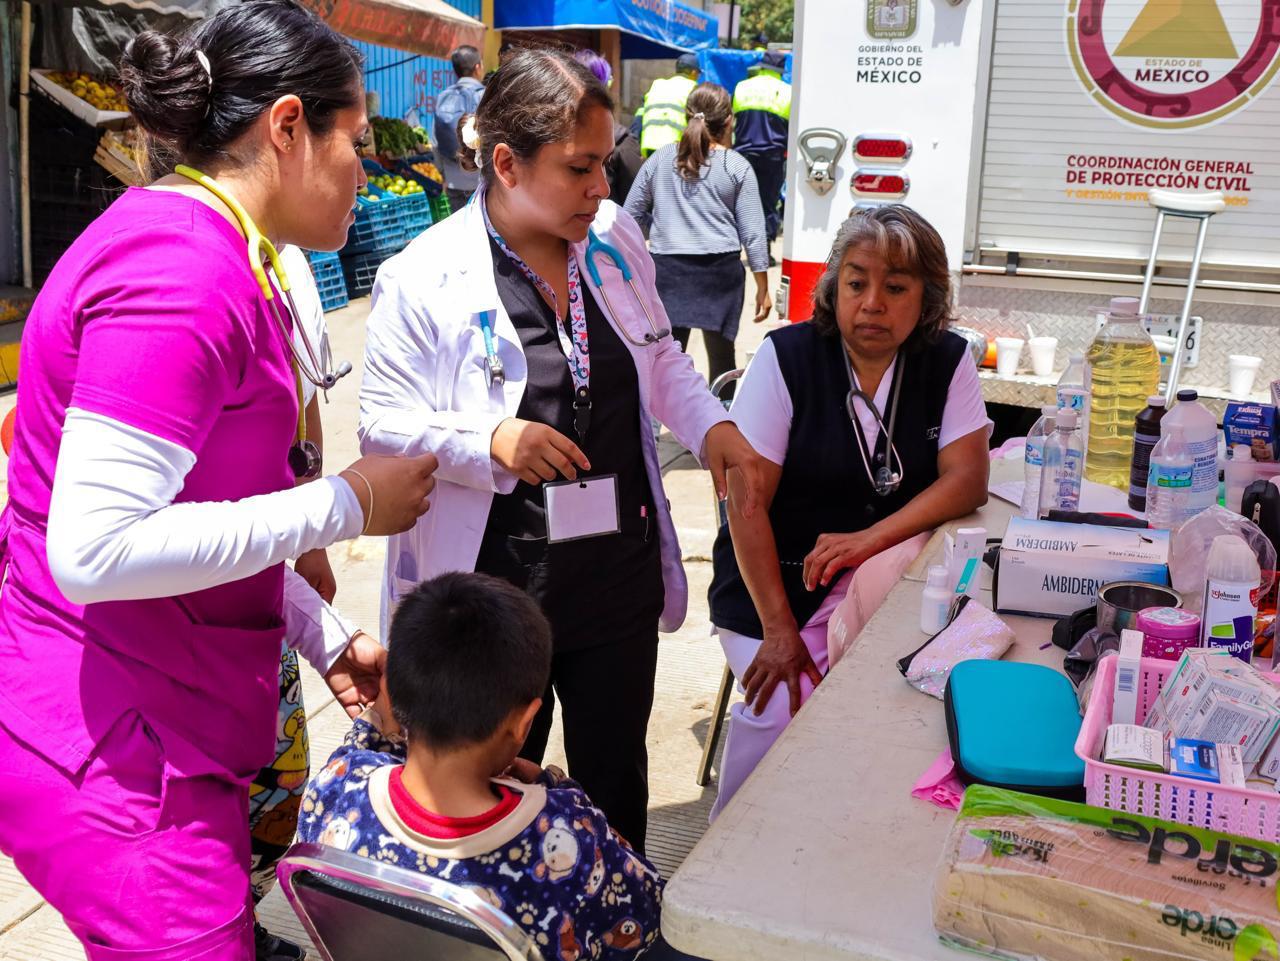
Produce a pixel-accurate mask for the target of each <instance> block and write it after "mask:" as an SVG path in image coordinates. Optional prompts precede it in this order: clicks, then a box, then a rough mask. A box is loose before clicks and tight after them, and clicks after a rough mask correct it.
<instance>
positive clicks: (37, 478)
mask: <svg viewBox="0 0 1280 961" xmlns="http://www.w3.org/2000/svg"><path fill="white" fill-rule="evenodd" d="M285 316H286V317H287V313H286V315H285ZM20 364H21V370H22V374H21V379H20V381H19V385H18V422H17V428H16V432H15V438H14V447H13V451H12V456H11V459H10V461H9V504H8V507H7V508H6V510H5V513H4V516H3V524H0V534H5V533H7V545H6V546H7V550H6V551H5V557H4V560H5V561H6V562H7V572H6V575H5V576H6V577H7V580H5V581H4V586H3V591H0V725H3V726H5V727H6V728H8V730H9V732H10V733H11V734H13V735H15V736H16V737H18V738H19V739H21V740H23V741H25V742H26V743H27V744H28V745H30V746H31V747H33V748H35V749H36V750H37V751H38V752H39V753H40V754H42V755H43V756H45V757H46V758H47V759H48V760H49V761H51V762H52V763H53V764H55V765H56V766H57V767H59V768H62V769H63V770H65V771H66V772H68V773H69V774H74V773H76V772H77V771H78V770H80V769H81V768H82V767H83V766H84V765H85V764H86V763H87V761H88V760H89V758H90V757H91V756H92V754H93V751H94V746H95V745H96V744H97V743H99V742H100V741H101V740H102V738H103V737H105V736H106V734H107V732H108V731H109V730H110V729H111V727H112V725H113V724H114V723H115V722H116V721H117V720H118V719H119V718H120V717H121V716H122V715H123V714H125V713H126V712H128V711H131V710H136V711H138V712H139V713H140V714H141V715H142V717H143V718H144V719H145V721H146V722H147V724H148V725H149V726H150V728H151V729H152V730H153V731H154V732H155V734H156V736H157V737H158V738H159V739H160V741H161V743H162V746H163V749H164V753H165V757H166V761H167V764H168V766H169V769H170V770H171V771H173V772H175V773H176V774H178V775H183V776H196V775H202V774H216V775H230V776H233V777H235V778H240V779H247V778H248V777H250V776H251V775H252V774H254V773H255V772H256V771H257V770H258V769H259V768H260V767H262V766H264V765H265V764H268V763H270V761H271V758H272V756H273V751H274V747H275V739H274V731H275V715H276V706H277V700H278V690H277V680H276V673H277V667H278V664H279V660H280V645H281V640H282V638H283V634H284V627H283V616H282V613H283V592H284V580H283V578H284V572H283V565H275V566H273V567H271V568H268V569H267V570H264V571H262V572H260V573H258V574H255V575H253V576H251V577H246V578H243V579H242V580H238V581H235V582H232V583H229V584H223V585H221V586H219V587H215V588H210V589H208V590H202V591H197V592H195V593H192V594H186V595H183V596H180V597H162V598H155V599H149V600H135V601H110V602H104V603H97V604H90V605H87V606H81V605H77V604H72V603H70V602H69V601H68V600H66V598H64V597H63V596H62V593H61V592H60V591H59V590H58V587H57V585H56V584H55V583H54V581H53V578H52V576H51V575H50V572H49V563H48V558H47V549H46V542H45V539H46V532H47V525H48V515H49V500H50V495H51V492H52V487H53V475H54V467H55V465H56V463H57V460H58V447H59V444H60V443H61V437H62V426H63V422H64V420H65V417H66V411H67V408H69V407H75V408H78V409H81V410H85V411H89V412H92V413H95V414H99V415H102V416H105V417H110V418H112V419H114V420H116V421H119V422H122V423H125V424H128V425H130V426H132V427H135V428H138V429H139V430H143V431H146V432H148V433H151V434H154V435H156V436H158V437H161V438H163V439H164V440H167V441H171V442H173V443H175V444H178V445H180V446H182V447H184V448H186V449H187V450H190V451H191V452H193V453H194V454H195V456H196V463H195V466H194V467H193V468H192V470H191V472H190V473H189V474H188V475H187V477H186V481H185V484H184V486H183V489H182V491H181V492H180V493H179V494H178V496H177V497H176V501H178V502H183V501H227V500H230V501H234V500H239V499H241V498H245V497H251V496H254V495H257V494H267V493H272V492H274V491H279V490H283V489H286V488H289V487H292V486H293V476H292V473H291V472H290V470H289V468H288V464H287V456H288V450H289V447H290V445H291V444H292V443H293V441H294V431H295V430H296V425H297V412H298V407H297V404H298V401H297V395H296V392H295V386H294V380H293V373H292V368H291V365H290V361H289V354H288V347H287V345H286V343H285V342H284V338H283V335H282V334H281V332H280V330H279V328H278V327H277V326H276V325H275V322H274V321H273V319H272V315H271V313H270V308H269V307H268V306H267V303H266V301H265V299H264V298H263V297H262V294H261V292H260V291H259V289H258V286H257V283H256V281H255V280H254V278H253V274H252V273H251V272H250V269H249V264H248V259H247V252H246V245H245V241H244V239H243V237H242V236H241V234H240V233H239V231H238V230H237V229H236V228H235V227H234V226H232V225H231V223H229V222H228V221H227V220H226V219H224V218H223V217H222V216H220V215H219V214H218V213H217V212H216V211H214V210H213V209H212V208H210V207H208V206H207V205H205V204H203V203H200V202H199V201H196V200H193V199H191V198H190V197H186V196H183V195H182V194H178V193H173V192H169V191H157V190H144V189H139V188H134V189H131V190H129V191H128V192H126V193H125V195H124V196H123V197H121V198H120V199H119V200H117V201H116V202H115V203H114V204H112V206H111V207H110V209H108V210H107V211H106V213H104V214H103V215H102V216H101V217H99V218H98V219H97V220H96V221H95V222H94V223H93V224H92V225H91V226H90V227H89V228H88V229H87V230H86V231H85V232H84V233H83V234H82V235H81V236H80V238H79V239H78V240H77V241H76V242H75V243H74V244H73V245H72V246H71V248H70V250H68V251H67V253H66V254H65V255H64V256H63V257H62V259H61V260H60V261H59V262H58V265H57V267H56V268H55V269H54V271H53V273H52V275H50V277H49V280H48V281H47V282H46V283H45V285H44V287H43V288H42V289H41V291H40V294H39V296H38V297H37V298H36V301H35V304H34V306H33V307H32V310H31V315H30V318H29V319H28V321H27V324H26V329H25V332H24V334H23V338H22V348H21V359H20ZM6 527H7V532H6V531H5V530H4V528H6Z"/></svg>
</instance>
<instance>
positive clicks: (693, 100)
mask: <svg viewBox="0 0 1280 961" xmlns="http://www.w3.org/2000/svg"><path fill="white" fill-rule="evenodd" d="M684 114H685V118H686V120H687V123H686V125H685V128H684V133H682V134H681V135H680V145H679V146H678V147H676V170H677V171H678V172H679V174H680V176H681V177H683V178H684V179H685V180H697V179H698V178H699V177H701V176H702V167H703V165H704V164H706V163H707V160H708V159H709V158H710V157H711V147H712V145H713V144H715V143H717V142H723V141H724V140H726V139H728V137H727V135H728V133H729V124H730V123H732V122H733V98H732V97H730V96H729V91H728V90H726V89H725V88H724V87H722V86H720V85H719V84H718V83H700V84H698V86H696V87H694V88H693V89H692V90H690V91H689V99H688V100H687V101H686V102H685V108H684Z"/></svg>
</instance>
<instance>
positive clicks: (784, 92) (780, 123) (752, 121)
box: [733, 50, 791, 242]
mask: <svg viewBox="0 0 1280 961" xmlns="http://www.w3.org/2000/svg"><path fill="white" fill-rule="evenodd" d="M785 66H786V56H785V54H783V53H782V52H781V51H778V50H769V51H766V52H765V55H764V59H763V60H762V61H761V62H760V67H759V70H758V71H757V72H756V73H755V75H754V76H749V77H747V79H746V80H743V81H742V82H741V83H739V84H738V86H737V87H735V88H734V91H733V116H734V127H733V149H734V150H736V151H738V153H740V154H742V155H743V156H744V157H746V158H747V162H748V163H750V164H751V169H752V170H754V171H755V174H756V181H757V182H758V183H759V185H760V202H761V204H763V206H764V219H765V229H766V233H767V234H768V237H769V240H770V241H771V242H772V241H773V239H774V238H775V237H777V236H778V224H779V221H780V219H781V218H780V217H779V216H778V201H779V200H780V199H781V196H782V182H783V180H784V179H786V173H787V128H788V127H789V126H790V123H791V84H789V83H787V82H786V81H785V80H783V79H782V72H783V70H784V69H785Z"/></svg>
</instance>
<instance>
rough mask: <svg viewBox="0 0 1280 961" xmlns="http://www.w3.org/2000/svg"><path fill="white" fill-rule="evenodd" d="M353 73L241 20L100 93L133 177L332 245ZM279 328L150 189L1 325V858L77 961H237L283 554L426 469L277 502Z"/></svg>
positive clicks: (348, 63)
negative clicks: (18, 372) (8, 405)
mask: <svg viewBox="0 0 1280 961" xmlns="http://www.w3.org/2000/svg"><path fill="white" fill-rule="evenodd" d="M359 70H360V64H359V57H358V54H357V53H356V52H355V51H354V49H353V48H352V47H351V46H350V45H349V44H348V43H347V42H346V41H345V40H343V39H342V38H341V37H340V36H338V35H337V34H336V33H334V32H333V31H332V30H331V29H330V28H328V27H327V26H325V25H324V24H323V23H322V22H320V21H319V20H318V19H316V18H315V17H314V16H313V15H311V14H310V13H307V12H305V11H304V10H303V9H302V8H300V7H298V6H296V5H294V4H293V3H292V2H288V0H283V2H282V0H254V2H249V3H245V4H242V5H238V6H234V7H230V8H228V9H226V10H224V11H223V12H222V13H219V14H218V15H217V16H215V17H213V18H211V19H209V20H206V21H204V22H202V23H201V24H200V25H199V26H197V27H196V28H195V29H194V30H193V31H192V32H191V33H189V34H187V35H186V36H184V37H182V38H181V39H172V38H169V37H165V36H161V35H159V34H155V33H146V34H143V35H141V36H140V37H138V38H137V39H136V40H134V41H133V43H132V44H131V45H130V47H129V49H128V50H127V51H126V54H125V59H124V62H123V63H122V65H121V79H122V82H123V84H124V88H125V90H126V93H127V96H128V98H129V103H130V106H131V108H132V110H133V113H134V116H135V117H136V118H137V120H138V122H139V123H140V124H141V125H142V127H143V128H144V129H145V130H146V131H147V132H148V133H149V134H150V135H151V136H152V140H153V147H154V149H153V153H152V157H153V159H161V160H165V159H167V160H168V161H169V162H170V163H171V162H173V161H175V160H178V159H179V158H180V159H182V160H183V161H184V162H186V163H188V164H190V165H191V166H193V167H196V168H198V169H200V170H202V171H203V172H204V173H206V174H208V175H209V176H212V177H214V178H216V180H217V181H218V182H219V183H220V184H221V185H222V186H223V188H225V189H226V191H227V192H229V193H230V194H231V195H233V196H234V197H235V198H237V199H238V200H239V201H240V203H241V204H242V205H243V207H244V208H245V210H246V211H247V212H248V214H249V215H250V216H251V217H252V219H253V221H254V222H256V224H257V225H258V227H259V228H260V229H261V230H262V233H263V235H265V236H266V237H268V238H269V239H271V240H272V241H273V242H274V243H275V244H276V245H283V244H285V243H292V244H297V245H299V246H302V247H308V248H316V249H321V250H326V249H328V250H332V249H334V248H336V247H338V246H340V245H341V244H342V243H343V241H344V239H345V236H346V232H347V228H348V227H349V226H350V224H351V210H352V208H353V205H354V203H355V197H356V191H357V189H358V188H359V187H360V186H361V185H362V184H363V182H364V179H365V178H364V175H363V173H362V171H361V167H360V160H359V158H358V156H357V154H356V151H357V149H358V148H359V147H360V144H361V141H362V140H363V139H364V137H365V135H366V129H367V119H366V117H365V113H364V109H363V101H364V96H363V91H362V89H361V84H360V72H359ZM291 322H292V320H291V318H290V317H289V316H288V313H287V312H285V313H284V323H283V325H282V324H279V323H277V322H276V320H275V319H274V317H273V314H272V313H271V311H270V309H269V307H268V304H267V301H266V300H265V299H264V297H263V294H262V292H261V290H260V288H259V286H258V283H257V281H256V280H255V278H254V274H253V273H252V271H251V265H250V261H249V259H248V256H247V246H246V240H245V235H244V234H243V233H242V231H241V228H240V226H239V224H238V221H237V220H236V218H235V217H234V216H233V214H232V212H231V211H230V209H229V208H228V207H227V206H225V205H224V204H223V203H222V202H221V201H219V200H217V199H216V198H215V197H214V195H213V194H212V193H210V192H209V191H207V190H205V189H204V188H202V187H200V186H198V185H197V184H195V183H194V182H192V181H191V180H188V179H187V178H185V177H182V176H178V175H176V174H172V173H170V174H168V175H166V176H163V177H161V178H160V179H159V180H157V181H156V182H155V183H154V184H153V185H152V186H151V187H150V188H146V189H132V190H129V191H128V192H127V193H126V194H125V195H124V196H123V197H122V198H121V199H120V200H118V201H117V202H116V203H115V204H113V205H112V207H111V208H110V209H109V210H108V211H107V212H106V213H104V214H103V215H102V216H101V217H100V218H99V219H98V220H97V221H96V222H95V223H93V224H92V225H91V226H90V227H89V228H88V229H87V230H86V231H85V233H84V234H83V235H82V236H81V237H80V238H79V239H78V240H77V241H76V242H75V243H74V244H73V245H72V246H71V248H70V249H69V250H68V251H67V253H66V254H65V255H64V256H63V258H62V260H61V261H60V262H59V263H58V265H57V267H56V268H55V269H54V271H53V273H52V275H51V276H50V277H49V280H48V282H47V283H46V284H45V286H44V288H43V290H41V292H40V295H39V297H38V298H37V299H36V302H35V305H34V307H33V309H32V312H31V316H30V319H29V320H28V322H27V327H26V333H25V336H24V338H23V344H22V352H23V361H24V367H23V376H22V383H21V385H20V387H19V391H18V411H19V414H18V420H17V424H16V430H15V438H14V449H13V453H12V459H11V461H10V465H9V497H10V500H9V504H8V507H7V508H6V510H5V512H4V515H3V524H2V525H0V530H2V533H3V534H4V551H3V560H2V563H3V567H4V569H3V571H2V572H0V573H2V575H3V577H4V578H5V579H4V581H3V583H4V589H3V592H2V593H0V850H3V851H4V852H5V853H6V854H8V855H9V856H11V857H13V858H14V860H15V862H16V864H17V866H18V869H19V870H20V871H22V873H23V874H24V875H25V876H26V878H27V879H28V880H29V881H30V882H31V883H32V885H34V886H35V888H36V889H37V890H38V891H39V892H40V893H41V894H42V895H43V896H44V897H45V898H46V899H47V900H48V901H49V902H50V903H51V904H52V905H53V906H54V907H55V908H57V909H58V910H59V911H61V912H62V914H63V916H64V918H65V919H66V922H67V924H68V925H69V927H70V928H71V930H72V931H73V932H75V934H76V935H77V936H78V937H79V938H80V940H81V941H82V942H83V943H84V945H85V949H86V951H87V953H88V955H89V957H90V958H93V959H117V958H132V959H148V961H150V959H179V958H181V959H193V958H198V959H202V961H224V959H225V961H247V959H250V958H252V957H253V938H252V935H253V923H252V914H251V912H250V909H249V878H248V866H249V835H248V831H247V830H246V827H245V825H246V817H247V793H248V783H249V780H250V779H251V778H252V776H253V775H254V774H255V773H256V772H257V771H258V769H259V768H260V767H262V766H263V765H264V764H267V763H269V762H270V761H271V758H272V756H273V749H274V746H275V736H274V732H275V716H276V704H277V684H276V681H277V678H276V675H277V668H278V664H279V660H280V644H281V639H282V637H283V636H284V635H285V633H286V626H289V627H291V628H295V629H296V630H302V629H301V628H300V627H297V626H296V625H297V624H299V623H301V622H302V621H307V623H314V620H313V618H312V615H314V610H306V609H307V608H308V606H309V605H311V604H313V603H314V592H312V596H311V597H312V599H308V598H307V597H306V596H305V594H300V593H299V591H298V590H297V584H296V582H295V581H294V580H293V579H294V578H296V575H293V574H292V572H286V569H285V564H284V562H285V561H286V560H288V559H291V558H295V557H297V556H299V555H300V554H302V553H304V552H306V551H308V550H312V549H315V548H320V547H325V546H327V545H329V544H331V543H333V542H335V541H338V540H340V539H343V538H350V537H353V536H355V535H357V534H360V533H361V532H365V533H369V534H390V533H395V532H399V531H403V530H405V529H407V528H409V527H410V526H411V525H412V524H413V523H414V521H415V520H416V519H417V518H418V517H419V516H420V515H421V514H422V513H423V512H424V511H425V510H426V509H427V495H428V494H429V492H430V490H431V486H432V483H433V481H432V477H431V474H432V471H433V470H434V467H435V459H434V457H432V456H431V455H426V456H423V457H418V458H390V457H384V458H378V457H366V458H363V459H361V460H360V461H358V462H356V463H355V464H353V465H352V466H351V467H349V468H347V469H346V470H344V471H342V472H341V473H340V474H339V475H338V476H334V477H325V478H322V479H320V480H318V481H317V482H315V483H310V484H302V485H298V486H295V484H294V480H295V476H294V471H293V470H291V468H290V449H291V447H293V446H294V445H295V443H296V441H297V437H296V433H295V432H296V430H297V423H298V405H299V397H298V389H297V381H296V373H295V369H294V367H295V362H294V360H293V358H292V355H291V353H290V350H289V343H288V337H289V336H291V331H289V330H288V327H289V325H290V324H291ZM282 327H283V328H284V329H282ZM303 587H304V588H305V584H304V585H303ZM306 590H310V589H309V588H306ZM290 633H293V631H291V632H290ZM323 646H324V647H327V648H328V649H329V651H330V652H331V656H327V657H325V658H323V659H324V660H325V661H326V662H330V661H331V662H332V663H331V667H330V668H329V670H328V672H327V674H326V677H327V679H328V681H329V684H330V686H331V687H332V688H333V689H334V690H335V692H336V693H337V694H338V696H339V698H340V699H341V700H343V701H344V702H346V703H352V702H355V701H358V700H360V699H362V698H364V697H371V696H372V693H373V692H374V691H376V683H377V678H378V675H379V672H380V668H381V658H380V655H381V649H380V648H378V647H377V645H376V644H375V643H374V642H372V641H370V640H369V639H368V638H367V637H365V636H363V635H356V637H355V639H354V640H353V639H352V638H350V637H346V636H340V637H338V638H336V639H334V638H332V637H327V636H326V637H325V638H323Z"/></svg>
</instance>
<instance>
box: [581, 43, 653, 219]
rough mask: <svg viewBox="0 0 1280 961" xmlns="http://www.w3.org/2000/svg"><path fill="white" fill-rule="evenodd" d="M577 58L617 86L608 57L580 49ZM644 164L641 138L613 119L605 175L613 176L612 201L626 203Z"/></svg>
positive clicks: (607, 83) (608, 83)
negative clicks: (641, 153) (641, 154)
mask: <svg viewBox="0 0 1280 961" xmlns="http://www.w3.org/2000/svg"><path fill="white" fill-rule="evenodd" d="M573 59H575V60H577V61H578V63H580V64H582V65H583V66H584V67H586V68H587V69H588V70H590V71H591V72H592V74H594V75H595V78H596V79H597V80H599V81H600V82H601V83H602V84H604V85H605V88H606V89H608V90H612V89H613V67H611V66H609V61H608V60H606V59H605V58H604V57H602V56H600V54H598V53H596V52H595V51H594V50H579V51H578V52H577V53H575V54H574V55H573ZM643 165H644V158H643V157H642V156H640V141H639V140H638V139H637V138H636V136H635V134H633V133H632V132H631V129H630V128H629V127H624V126H623V125H622V124H620V123H618V121H617V118H615V119H614V121H613V153H612V154H610V155H609V159H608V160H606V161H605V164H604V175H605V176H606V177H608V178H609V199H610V200H612V201H613V202H614V203H615V204H618V205H622V204H624V203H626V201H627V194H628V193H629V192H630V191H631V185H632V184H633V183H635V179H636V174H638V173H639V172H640V168H641V166H643Z"/></svg>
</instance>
